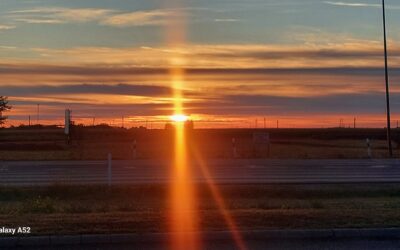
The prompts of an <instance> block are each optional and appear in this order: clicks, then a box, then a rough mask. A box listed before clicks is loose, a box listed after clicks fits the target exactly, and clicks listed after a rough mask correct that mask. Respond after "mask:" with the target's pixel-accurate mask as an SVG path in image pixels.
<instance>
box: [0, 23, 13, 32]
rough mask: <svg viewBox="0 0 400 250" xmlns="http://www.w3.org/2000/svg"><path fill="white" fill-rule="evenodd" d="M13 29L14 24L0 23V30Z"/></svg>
mask: <svg viewBox="0 0 400 250" xmlns="http://www.w3.org/2000/svg"><path fill="white" fill-rule="evenodd" d="M12 29H15V26H14V25H4V24H0V31H1V30H12Z"/></svg>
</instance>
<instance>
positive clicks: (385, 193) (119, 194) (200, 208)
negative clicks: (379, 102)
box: [0, 184, 400, 235]
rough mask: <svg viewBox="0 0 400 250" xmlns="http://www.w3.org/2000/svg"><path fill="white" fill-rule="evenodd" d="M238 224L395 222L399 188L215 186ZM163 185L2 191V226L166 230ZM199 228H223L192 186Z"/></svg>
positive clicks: (205, 194)
mask: <svg viewBox="0 0 400 250" xmlns="http://www.w3.org/2000/svg"><path fill="white" fill-rule="evenodd" d="M219 188H220V190H221V193H222V194H223V197H224V198H225V202H226V204H227V208H228V210H229V212H230V213H231V214H232V215H233V217H234V218H235V220H236V222H237V223H238V225H239V227H240V229H242V230H246V229H249V230H262V229H287V228H290V229H293V228H313V229H316V228H358V227H398V226H400V213H399V209H400V185H374V186H373V185H366V184H365V185H340V186H337V185H323V186H317V185H307V186H301V185H296V186H293V185H292V186H266V185H242V186H229V185H224V186H220V187H219ZM168 192H169V189H168V187H166V186H162V185H158V186H157V185H152V186H125V187H115V188H112V189H109V188H107V187H104V186H81V187H67V186H50V187H40V188H39V187H38V188H9V187H3V188H0V225H3V226H8V227H12V226H30V227H31V228H32V233H33V234H35V235H40V234H78V233H143V232H165V231H167V230H168V228H169V225H168V219H167V218H168V214H169V212H170V207H171V204H170V203H169V200H168ZM196 197H197V206H196V210H195V211H191V212H193V214H197V215H196V218H198V221H199V223H200V224H201V230H211V231H213V230H215V231H219V230H227V228H226V226H225V223H224V221H223V219H222V217H221V215H220V213H219V211H218V209H217V206H216V204H215V203H214V201H213V199H212V196H211V195H210V193H209V191H208V189H207V187H205V186H197V195H196Z"/></svg>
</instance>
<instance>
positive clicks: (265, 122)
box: [264, 117, 267, 129]
mask: <svg viewBox="0 0 400 250" xmlns="http://www.w3.org/2000/svg"><path fill="white" fill-rule="evenodd" d="M266 128H267V119H265V117H264V129H266Z"/></svg>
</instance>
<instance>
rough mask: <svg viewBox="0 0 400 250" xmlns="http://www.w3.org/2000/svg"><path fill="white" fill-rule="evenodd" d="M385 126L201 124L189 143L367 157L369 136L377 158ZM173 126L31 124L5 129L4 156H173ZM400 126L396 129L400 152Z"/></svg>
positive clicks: (260, 153) (206, 148)
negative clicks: (260, 136) (258, 138)
mask: <svg viewBox="0 0 400 250" xmlns="http://www.w3.org/2000/svg"><path fill="white" fill-rule="evenodd" d="M260 132H263V133H265V132H266V133H269V134H270V150H269V153H267V150H266V149H264V146H261V147H259V146H258V147H255V146H254V144H253V134H254V133H260ZM385 136H386V134H385V130H384V129H345V128H342V129H266V130H264V129H257V130H256V129H208V130H207V129H199V130H192V131H189V132H188V138H189V139H188V142H189V145H190V146H191V147H194V148H196V149H198V150H199V151H200V152H201V153H202V155H204V156H206V157H209V158H231V157H232V155H233V153H232V139H233V138H235V140H236V147H237V157H239V158H258V157H268V158H276V159H332V158H367V157H368V153H367V144H366V139H367V138H369V139H370V140H371V146H372V155H373V157H374V158H385V157H387V156H388V155H387V150H386V148H387V143H386V141H385V138H386V137H385ZM173 138H174V137H173V131H172V130H147V129H145V128H137V129H129V130H128V129H122V128H110V127H101V126H99V127H76V128H74V131H73V134H72V140H71V142H70V144H68V143H67V141H66V137H65V135H64V134H63V129H61V128H56V127H31V128H27V127H25V128H8V129H0V159H1V160H104V159H106V157H107V154H108V153H109V152H111V153H112V154H113V157H114V158H115V159H123V160H127V159H132V158H133V148H134V141H136V143H137V158H164V157H170V156H171V153H172V152H171V148H173V147H172V145H173ZM399 138H400V130H399V129H394V130H393V145H394V149H395V154H396V155H398V143H397V142H400V140H399Z"/></svg>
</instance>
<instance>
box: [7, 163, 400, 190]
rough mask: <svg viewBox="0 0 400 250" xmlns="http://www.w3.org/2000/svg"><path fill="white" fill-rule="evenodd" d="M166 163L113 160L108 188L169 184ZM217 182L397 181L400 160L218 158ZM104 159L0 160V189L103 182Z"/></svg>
mask: <svg viewBox="0 0 400 250" xmlns="http://www.w3.org/2000/svg"><path fill="white" fill-rule="evenodd" d="M172 167H173V165H172V163H171V162H170V161H168V160H135V161H112V170H111V183H112V184H142V183H145V184H150V183H166V182H170V181H171V178H170V175H171V172H172V171H171V168H172ZM189 167H190V168H191V169H192V170H193V171H192V172H193V178H192V180H193V181H195V182H204V181H206V179H205V178H204V176H203V174H202V171H201V168H200V167H199V165H198V164H197V163H196V162H192V163H191V164H190V166H189ZM207 168H208V170H209V172H210V174H211V177H212V179H213V181H214V182H216V183H232V184H255V183H258V184H285V183H286V184H307V183H310V184H313V183H316V184H323V183H398V182H400V161H399V160H396V159H385V160H369V159H365V160H363V159H362V160H263V159H256V160H254V159H253V160H252V159H246V160H243V159H222V160H209V161H207ZM108 180H109V177H108V163H107V161H46V162H40V161H38V162H5V161H3V162H0V185H10V186H24V185H50V184H54V183H65V184H107V183H108Z"/></svg>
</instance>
